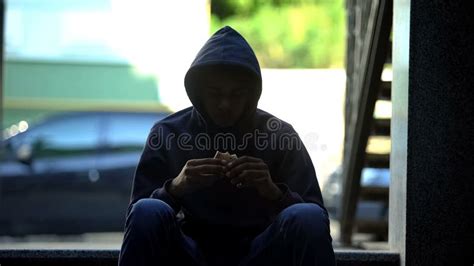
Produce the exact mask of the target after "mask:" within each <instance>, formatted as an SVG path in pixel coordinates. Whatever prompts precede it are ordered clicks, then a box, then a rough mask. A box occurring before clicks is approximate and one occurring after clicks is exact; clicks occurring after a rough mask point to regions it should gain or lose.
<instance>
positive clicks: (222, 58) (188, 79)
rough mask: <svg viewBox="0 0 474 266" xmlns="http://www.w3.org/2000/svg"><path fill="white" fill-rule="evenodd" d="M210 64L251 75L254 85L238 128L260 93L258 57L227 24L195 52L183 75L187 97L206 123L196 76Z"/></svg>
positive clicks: (246, 121) (244, 123)
mask: <svg viewBox="0 0 474 266" xmlns="http://www.w3.org/2000/svg"><path fill="white" fill-rule="evenodd" d="M212 67H227V68H231V69H234V68H235V69H236V70H239V71H243V72H246V73H248V74H249V75H250V76H252V80H254V81H255V86H254V88H255V89H254V90H253V91H251V92H250V93H249V96H248V97H249V99H248V103H247V108H246V109H245V110H246V111H245V113H244V114H242V117H241V118H240V120H239V121H238V122H237V125H236V126H237V127H239V128H244V127H246V126H248V125H249V123H251V121H252V118H253V117H254V115H255V112H256V110H257V104H258V100H259V98H260V95H261V93H262V75H261V72H260V65H259V63H258V60H257V57H256V56H255V53H254V52H253V50H252V48H251V47H250V45H249V44H248V42H247V41H246V40H245V39H244V38H243V37H242V35H240V34H239V33H238V32H237V31H236V30H234V29H233V28H231V27H229V26H225V27H223V28H221V29H220V30H218V31H217V32H216V33H214V34H213V35H212V36H211V37H210V38H209V40H208V41H207V42H206V43H205V44H204V46H203V47H202V48H201V50H200V51H199V52H198V54H197V56H196V58H195V59H194V61H193V63H192V64H191V67H190V68H189V70H188V72H187V73H186V76H185V79H184V85H185V87H186V92H187V94H188V97H189V99H190V100H191V102H192V104H193V106H194V107H195V109H196V110H197V111H198V112H199V113H200V114H201V115H202V116H203V117H204V119H205V120H206V122H207V123H212V121H211V120H210V119H209V117H208V115H207V114H206V112H205V111H204V108H203V107H202V104H201V98H200V97H201V96H202V93H200V92H199V88H197V87H196V83H197V82H196V80H197V79H198V78H199V75H200V74H201V73H202V72H204V71H203V70H204V69H205V68H212Z"/></svg>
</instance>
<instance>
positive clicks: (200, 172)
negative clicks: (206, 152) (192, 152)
mask: <svg viewBox="0 0 474 266" xmlns="http://www.w3.org/2000/svg"><path fill="white" fill-rule="evenodd" d="M225 163H226V161H225V160H221V159H214V158H204V159H193V160H189V161H187V162H186V164H185V165H184V167H183V169H182V170H181V173H179V175H178V176H177V177H175V178H174V179H173V181H172V182H171V185H170V191H169V192H170V193H171V195H173V196H176V197H181V196H183V195H184V194H188V193H191V192H193V191H195V190H197V189H199V188H204V187H208V186H210V185H212V184H213V183H214V182H215V181H216V180H217V179H219V178H222V177H223V176H224V175H225Z"/></svg>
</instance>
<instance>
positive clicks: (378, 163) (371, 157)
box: [365, 153, 390, 168]
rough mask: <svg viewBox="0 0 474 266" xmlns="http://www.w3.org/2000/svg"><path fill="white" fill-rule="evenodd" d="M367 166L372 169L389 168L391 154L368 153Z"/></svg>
mask: <svg viewBox="0 0 474 266" xmlns="http://www.w3.org/2000/svg"><path fill="white" fill-rule="evenodd" d="M365 166H366V167H372V168H389V167H390V154H377V153H366V154H365Z"/></svg>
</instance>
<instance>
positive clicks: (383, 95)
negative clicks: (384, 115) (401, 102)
mask: <svg viewBox="0 0 474 266" xmlns="http://www.w3.org/2000/svg"><path fill="white" fill-rule="evenodd" d="M378 99H379V100H386V101H390V100H391V99H392V82H391V81H382V82H381V83H380V89H379V95H378Z"/></svg>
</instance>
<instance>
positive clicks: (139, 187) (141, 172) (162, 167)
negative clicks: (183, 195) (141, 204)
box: [130, 123, 181, 213]
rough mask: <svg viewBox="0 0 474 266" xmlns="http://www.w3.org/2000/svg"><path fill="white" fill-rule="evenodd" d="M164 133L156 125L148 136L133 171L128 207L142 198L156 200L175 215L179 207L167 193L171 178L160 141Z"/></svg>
mask: <svg viewBox="0 0 474 266" xmlns="http://www.w3.org/2000/svg"><path fill="white" fill-rule="evenodd" d="M166 132H167V130H164V127H163V126H162V125H161V124H159V123H158V124H155V126H153V128H152V129H151V131H150V133H149V135H148V138H147V141H146V144H145V148H144V149H143V153H142V155H141V157H140V161H139V163H138V166H137V169H136V171H135V177H134V180H133V188H132V197H131V200H130V205H132V204H134V203H135V202H137V201H138V200H140V199H142V198H156V199H160V200H162V201H164V202H166V203H167V204H168V205H170V206H171V207H172V208H173V209H174V210H175V212H176V213H177V212H178V211H179V209H180V208H181V206H180V204H179V202H178V200H177V199H175V198H174V197H173V196H171V194H169V193H168V191H169V190H168V187H169V185H170V183H171V180H172V178H173V177H171V176H170V173H169V167H168V161H167V160H168V158H167V156H166V154H167V153H166V147H165V145H164V143H163V141H162V140H164V139H166V138H165V136H166ZM160 134H161V135H160ZM160 141H161V142H160Z"/></svg>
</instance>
